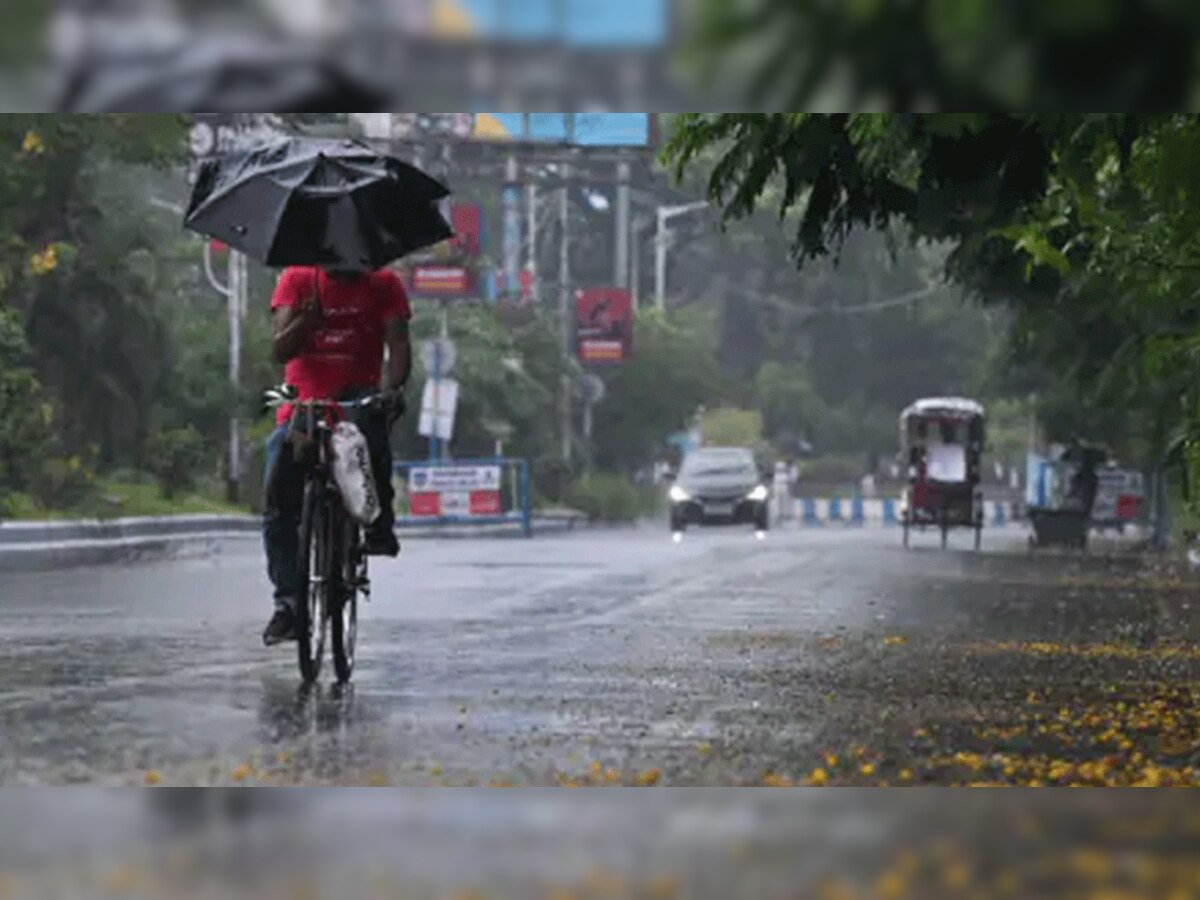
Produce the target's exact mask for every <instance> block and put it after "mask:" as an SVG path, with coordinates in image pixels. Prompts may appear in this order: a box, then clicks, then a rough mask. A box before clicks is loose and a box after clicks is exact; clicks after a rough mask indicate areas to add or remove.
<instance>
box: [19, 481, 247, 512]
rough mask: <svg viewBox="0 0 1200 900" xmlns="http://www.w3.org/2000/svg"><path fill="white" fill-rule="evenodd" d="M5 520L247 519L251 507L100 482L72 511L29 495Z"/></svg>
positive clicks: (154, 486) (151, 486) (202, 494)
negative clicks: (169, 496)
mask: <svg viewBox="0 0 1200 900" xmlns="http://www.w3.org/2000/svg"><path fill="white" fill-rule="evenodd" d="M9 507H10V508H9V510H8V515H7V516H6V518H9V519H13V520H17V521H37V520H57V519H120V518H125V517H128V516H183V515H204V514H211V515H246V514H247V513H249V512H250V509H249V507H248V506H238V505H236V504H232V503H227V502H226V501H225V500H224V498H218V497H217V496H215V495H213V494H211V493H208V492H203V491H197V492H193V493H186V494H179V495H177V496H175V497H173V498H172V499H170V500H167V499H166V498H164V497H163V495H162V491H161V490H160V489H159V487H158V485H157V484H153V483H142V482H134V481H123V480H117V479H110V478H100V479H97V482H96V490H95V494H94V496H93V497H91V498H89V499H88V500H87V501H86V502H84V503H82V504H80V505H79V506H78V507H75V508H71V509H47V508H45V507H43V506H41V505H39V504H38V503H37V502H36V501H34V499H33V498H32V497H29V496H28V495H26V494H17V495H16V496H14V497H13V498H12V499H11V502H10V503H9Z"/></svg>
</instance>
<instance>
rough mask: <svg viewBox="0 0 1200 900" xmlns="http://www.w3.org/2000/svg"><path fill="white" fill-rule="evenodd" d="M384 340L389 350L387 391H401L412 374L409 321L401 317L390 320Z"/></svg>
mask: <svg viewBox="0 0 1200 900" xmlns="http://www.w3.org/2000/svg"><path fill="white" fill-rule="evenodd" d="M384 340H385V341H386V343H387V350H388V371H387V378H386V384H387V389H388V390H389V391H399V390H401V389H402V388H403V387H404V385H405V384H406V383H407V382H408V376H409V375H411V374H412V341H411V340H410V339H409V336H408V320H406V319H402V318H399V317H397V318H394V319H391V320H389V321H388V323H387V330H386V331H385V332H384Z"/></svg>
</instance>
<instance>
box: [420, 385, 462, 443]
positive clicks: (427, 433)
mask: <svg viewBox="0 0 1200 900" xmlns="http://www.w3.org/2000/svg"><path fill="white" fill-rule="evenodd" d="M457 410H458V382H457V381H455V380H454V379H453V378H440V379H433V378H430V379H429V380H428V381H426V382H425V391H424V393H423V394H422V395H421V418H420V419H419V420H418V422H417V433H418V434H420V435H421V436H423V437H436V438H437V439H438V440H442V441H449V440H451V439H452V438H453V437H454V414H455V412H456V411H457Z"/></svg>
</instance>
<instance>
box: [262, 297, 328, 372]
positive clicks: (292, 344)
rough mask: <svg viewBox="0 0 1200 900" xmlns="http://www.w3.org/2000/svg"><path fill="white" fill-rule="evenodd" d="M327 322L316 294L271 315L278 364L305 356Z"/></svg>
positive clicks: (272, 342)
mask: <svg viewBox="0 0 1200 900" xmlns="http://www.w3.org/2000/svg"><path fill="white" fill-rule="evenodd" d="M324 323H325V314H324V313H323V312H322V311H321V301H320V299H319V298H318V297H317V293H316V291H313V293H312V294H310V295H309V296H307V297H305V298H304V299H303V300H301V301H300V302H299V303H298V304H296V305H295V306H281V307H279V308H278V309H276V310H275V311H274V312H272V313H271V348H272V350H273V351H274V354H275V360H276V362H281V363H286V362H289V361H291V360H292V359H293V358H294V357H296V356H298V355H299V354H301V353H303V352H304V349H305V348H306V347H307V346H308V345H309V342H310V341H312V338H313V335H314V334H316V333H317V331H319V330H320V328H321V326H322V325H323V324H324Z"/></svg>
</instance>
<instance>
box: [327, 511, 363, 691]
mask: <svg viewBox="0 0 1200 900" xmlns="http://www.w3.org/2000/svg"><path fill="white" fill-rule="evenodd" d="M337 518H338V519H340V528H339V531H340V533H341V541H340V543H339V545H338V546H339V547H340V548H341V552H340V554H339V556H340V557H341V559H340V561H339V562H340V565H339V566H338V567H337V571H338V572H340V573H341V577H340V578H339V579H338V583H337V585H336V586H335V590H334V598H335V599H334V601H333V607H332V609H331V610H330V617H329V618H330V622H329V624H330V632H331V634H330V637H331V638H332V644H331V649H332V650H333V668H334V671H335V672H337V677H338V681H340V682H343V683H344V682H347V681H349V680H350V676H351V675H352V674H353V673H354V644H355V640H356V639H357V637H358V590H359V585H360V583H361V582H362V580H363V578H365V577H366V573H365V571H363V570H364V569H365V568H366V556H364V555H363V553H362V546H361V542H360V540H359V530H358V525H357V523H355V522H354V521H353V520H352V519H351V518H350V517H349V516H348V515H346V514H345V513H344V512H341V513H340V514H339V515H337Z"/></svg>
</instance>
